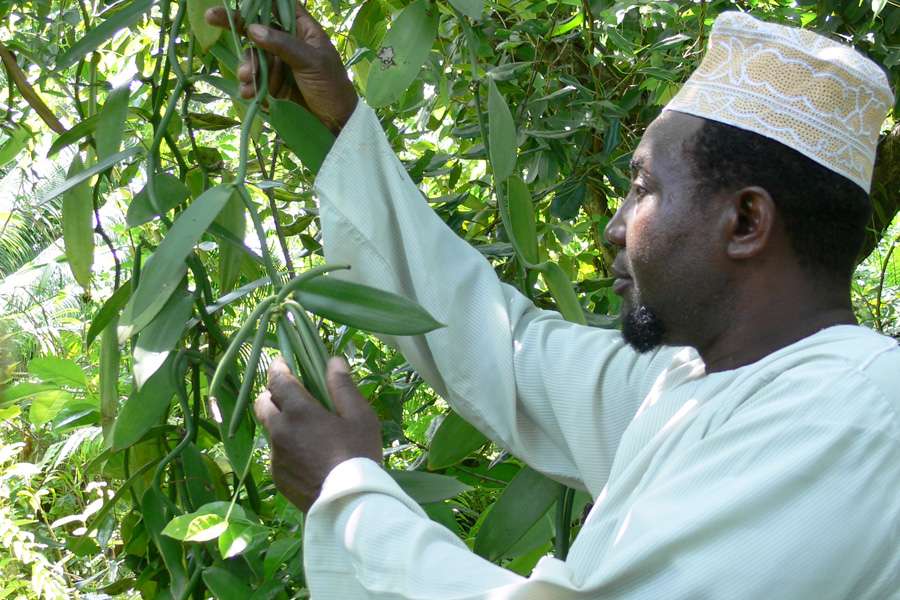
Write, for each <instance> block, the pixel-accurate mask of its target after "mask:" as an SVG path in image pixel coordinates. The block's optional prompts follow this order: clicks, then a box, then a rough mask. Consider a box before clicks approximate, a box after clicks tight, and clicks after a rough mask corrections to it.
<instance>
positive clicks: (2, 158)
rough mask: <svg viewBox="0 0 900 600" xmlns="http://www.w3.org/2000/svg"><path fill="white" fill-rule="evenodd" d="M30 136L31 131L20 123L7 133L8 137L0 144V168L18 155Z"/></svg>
mask: <svg viewBox="0 0 900 600" xmlns="http://www.w3.org/2000/svg"><path fill="white" fill-rule="evenodd" d="M30 137H31V132H30V131H28V129H27V128H25V127H22V126H21V125H20V126H17V127H16V128H15V129H13V131H12V133H10V134H9V139H7V140H6V141H5V142H3V145H2V146H0V168H2V167H5V166H6V165H7V164H8V163H10V162H12V161H13V160H14V159H15V158H16V157H17V156H18V155H19V152H21V151H22V149H23V148H25V145H26V144H27V143H28V139H29V138H30Z"/></svg>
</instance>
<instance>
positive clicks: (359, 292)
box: [294, 277, 444, 335]
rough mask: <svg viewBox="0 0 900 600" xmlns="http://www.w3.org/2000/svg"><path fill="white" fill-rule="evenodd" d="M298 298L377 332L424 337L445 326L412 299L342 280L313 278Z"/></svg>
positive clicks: (332, 316)
mask: <svg viewBox="0 0 900 600" xmlns="http://www.w3.org/2000/svg"><path fill="white" fill-rule="evenodd" d="M294 295H295V297H296V298H297V301H298V302H299V303H300V304H301V305H303V307H304V308H306V309H307V310H309V311H311V312H314V313H316V314H317V315H320V316H323V317H325V318H327V319H331V320H332V321H336V322H338V323H342V324H344V325H349V326H351V327H356V328H357V329H363V330H366V331H372V332H374V333H385V334H388V335H420V334H423V333H428V332H429V331H433V330H435V329H437V328H439V327H443V326H444V325H443V324H442V323H439V322H438V321H436V320H435V319H434V317H432V316H431V315H430V314H428V312H427V311H426V310H425V309H424V308H422V307H421V306H419V305H418V304H416V303H415V302H413V301H411V300H407V299H406V298H404V297H402V296H398V295H397V294H393V293H391V292H385V291H383V290H379V289H376V288H373V287H369V286H366V285H362V284H359V283H351V282H349V281H343V280H341V279H333V278H331V277H315V278H312V279H309V280H307V281H305V282H304V283H303V284H301V285H300V287H299V288H298V289H297V291H296V292H295V294H294Z"/></svg>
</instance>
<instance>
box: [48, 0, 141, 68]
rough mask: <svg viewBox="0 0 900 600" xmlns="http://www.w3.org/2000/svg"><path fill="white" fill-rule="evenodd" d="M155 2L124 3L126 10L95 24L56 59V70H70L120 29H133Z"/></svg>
mask: <svg viewBox="0 0 900 600" xmlns="http://www.w3.org/2000/svg"><path fill="white" fill-rule="evenodd" d="M154 1H155V0H134V1H133V2H129V3H124V4H126V5H125V7H124V8H122V9H120V10H118V11H117V12H115V13H114V14H113V15H112V16H110V17H109V18H108V19H106V20H104V21H102V22H100V23H99V24H98V23H94V24H93V25H92V26H91V28H90V29H89V30H88V32H87V33H86V34H85V36H84V37H83V38H81V39H80V40H78V41H77V42H75V43H74V44H73V45H72V47H71V48H69V50H68V51H67V52H66V53H64V54H63V55H62V56H59V57H57V59H56V69H57V70H58V71H59V70H62V69H68V68H69V67H71V66H72V65H74V64H75V63H77V62H78V61H79V60H80V59H81V58H82V57H83V56H85V55H86V54H88V53H89V52H93V51H94V50H96V49H97V48H99V47H100V46H101V45H102V44H103V43H104V42H106V41H107V40H109V39H110V38H112V37H113V36H114V35H115V34H116V33H117V32H118V31H119V30H120V29H125V28H126V27H131V26H132V25H134V24H135V23H137V22H138V21H139V20H140V19H141V17H143V16H144V13H146V12H147V11H148V10H150V7H151V6H153V4H154Z"/></svg>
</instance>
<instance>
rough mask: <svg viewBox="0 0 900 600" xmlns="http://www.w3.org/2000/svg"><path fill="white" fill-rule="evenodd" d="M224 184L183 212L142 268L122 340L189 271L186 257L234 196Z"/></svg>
mask: <svg viewBox="0 0 900 600" xmlns="http://www.w3.org/2000/svg"><path fill="white" fill-rule="evenodd" d="M232 191H233V188H232V186H231V185H227V184H223V185H218V186H216V187H213V188H210V189H208V190H206V191H205V192H204V193H203V194H202V195H201V196H200V197H199V198H197V199H196V200H194V202H193V203H191V205H190V206H188V207H187V208H186V209H185V210H184V211H183V212H182V213H181V214H180V215H178V219H176V220H175V223H174V224H173V225H172V228H171V229H169V231H168V233H167V234H166V237H165V238H164V239H163V241H162V243H161V244H160V245H159V247H158V248H157V249H156V252H154V253H153V256H151V257H150V258H149V259H148V260H147V262H146V264H144V267H143V270H142V272H141V280H140V283H139V284H138V287H137V289H136V290H135V291H134V294H132V296H131V298H130V299H129V300H128V304H126V305H125V309H124V310H123V311H122V316H121V317H120V318H119V341H121V342H123V343H124V342H125V341H126V340H128V339H129V338H130V337H131V336H133V335H134V334H136V333H138V332H140V331H141V330H142V329H143V328H144V327H146V326H147V325H149V324H150V322H151V321H152V320H153V318H154V317H155V316H156V314H157V313H158V312H159V311H160V310H161V309H162V307H163V306H164V305H165V303H166V302H167V301H168V300H169V298H170V297H171V295H172V293H173V292H174V291H175V289H176V288H177V287H178V285H179V284H180V283H181V279H182V278H183V277H184V274H185V272H186V271H187V265H186V264H185V259H186V258H187V257H188V255H189V254H190V253H191V252H192V251H193V249H194V245H195V244H196V243H197V242H198V241H199V240H200V237H201V236H202V235H203V233H204V232H205V231H206V230H207V228H208V227H209V225H210V223H212V222H213V219H215V218H216V216H217V215H218V214H219V212H220V211H221V210H222V208H223V207H224V206H225V203H226V202H228V199H229V198H230V197H231V194H232Z"/></svg>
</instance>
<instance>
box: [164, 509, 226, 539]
mask: <svg viewBox="0 0 900 600" xmlns="http://www.w3.org/2000/svg"><path fill="white" fill-rule="evenodd" d="M227 527H228V521H226V520H225V518H224V517H221V516H219V515H216V514H208V513H207V514H197V513H191V514H189V515H181V516H180V517H175V518H174V519H172V520H171V521H169V523H168V524H167V525H166V526H165V528H164V529H163V530H162V534H163V535H167V536H169V537H170V538H175V539H176V540H181V541H182V542H208V541H209V540H214V539H216V538H217V537H219V535H220V534H221V533H222V532H223V531H225V529H226V528H227Z"/></svg>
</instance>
